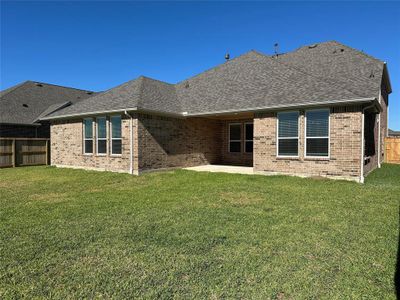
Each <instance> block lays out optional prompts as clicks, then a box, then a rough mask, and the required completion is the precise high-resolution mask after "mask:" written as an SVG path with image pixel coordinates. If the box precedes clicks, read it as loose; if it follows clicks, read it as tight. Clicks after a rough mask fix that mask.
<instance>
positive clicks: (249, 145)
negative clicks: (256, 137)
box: [244, 123, 253, 153]
mask: <svg viewBox="0 0 400 300" xmlns="http://www.w3.org/2000/svg"><path fill="white" fill-rule="evenodd" d="M244 128H245V129H244V136H245V137H244V138H245V145H244V151H245V152H248V153H253V123H245V124H244Z"/></svg>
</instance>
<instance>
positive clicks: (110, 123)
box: [109, 115, 122, 156]
mask: <svg viewBox="0 0 400 300" xmlns="http://www.w3.org/2000/svg"><path fill="white" fill-rule="evenodd" d="M112 117H120V118H121V137H119V138H113V132H112ZM109 126H110V156H122V116H121V115H111V116H110V122H109ZM113 140H121V153H113V152H112V149H113V148H112V144H113Z"/></svg>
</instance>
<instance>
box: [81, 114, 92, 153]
mask: <svg viewBox="0 0 400 300" xmlns="http://www.w3.org/2000/svg"><path fill="white" fill-rule="evenodd" d="M85 120H91V121H92V137H91V138H86V134H85V132H86V124H85ZM82 125H83V126H82V127H83V130H82V138H83V139H82V140H83V147H82V148H83V155H93V154H94V149H93V146H94V145H93V144H94V122H93V118H84V119H83V122H82ZM90 140H91V141H92V152H86V141H90Z"/></svg>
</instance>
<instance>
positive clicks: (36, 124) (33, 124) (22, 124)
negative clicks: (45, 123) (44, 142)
mask: <svg viewBox="0 0 400 300" xmlns="http://www.w3.org/2000/svg"><path fill="white" fill-rule="evenodd" d="M0 125H17V126H31V127H39V126H41V125H42V124H39V123H8V122H0Z"/></svg>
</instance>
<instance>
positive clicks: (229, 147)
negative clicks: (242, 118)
mask: <svg viewBox="0 0 400 300" xmlns="http://www.w3.org/2000/svg"><path fill="white" fill-rule="evenodd" d="M231 125H239V126H240V140H231ZM242 138H243V137H242V122H235V123H229V124H228V153H233V154H238V153H242V150H243V149H242V148H243V141H242ZM231 142H240V151H239V152H232V151H231Z"/></svg>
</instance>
